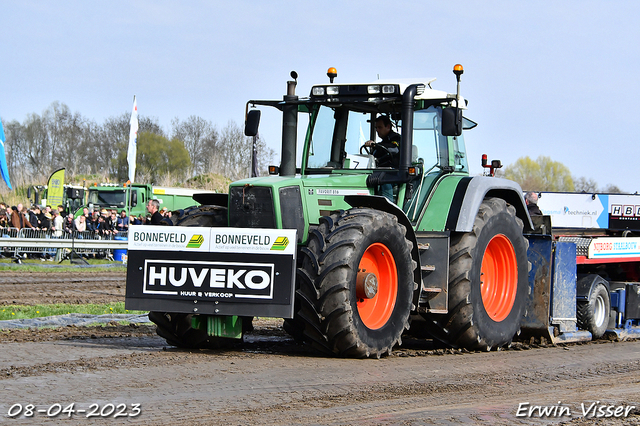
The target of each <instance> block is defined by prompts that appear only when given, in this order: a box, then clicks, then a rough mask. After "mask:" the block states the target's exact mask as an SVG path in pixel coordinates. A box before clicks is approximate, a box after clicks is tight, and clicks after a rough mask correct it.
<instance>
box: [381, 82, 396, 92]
mask: <svg viewBox="0 0 640 426" xmlns="http://www.w3.org/2000/svg"><path fill="white" fill-rule="evenodd" d="M395 92H396V86H394V85H392V84H386V85H384V86H382V93H384V94H391V93H395Z"/></svg>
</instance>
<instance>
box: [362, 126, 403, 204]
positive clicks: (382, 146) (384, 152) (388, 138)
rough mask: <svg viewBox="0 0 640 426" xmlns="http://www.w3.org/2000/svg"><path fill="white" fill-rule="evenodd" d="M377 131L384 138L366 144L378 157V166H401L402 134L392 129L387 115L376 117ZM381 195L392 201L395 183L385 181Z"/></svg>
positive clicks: (381, 188) (381, 186) (381, 187)
mask: <svg viewBox="0 0 640 426" xmlns="http://www.w3.org/2000/svg"><path fill="white" fill-rule="evenodd" d="M375 124H376V133H377V134H378V137H379V138H380V139H382V140H381V141H380V142H378V143H376V142H374V141H366V142H365V143H364V145H365V146H367V147H370V148H369V149H371V150H372V151H371V153H372V154H373V156H374V157H375V158H376V163H377V165H378V167H393V168H396V169H397V168H398V167H400V135H399V134H398V133H396V132H394V131H393V130H392V129H391V120H390V119H389V117H388V116H386V115H381V116H379V117H378V118H376V121H375ZM380 195H382V196H384V197H386V198H387V199H388V200H389V201H391V202H392V203H393V202H395V201H394V199H393V185H391V184H390V183H385V184H383V185H380Z"/></svg>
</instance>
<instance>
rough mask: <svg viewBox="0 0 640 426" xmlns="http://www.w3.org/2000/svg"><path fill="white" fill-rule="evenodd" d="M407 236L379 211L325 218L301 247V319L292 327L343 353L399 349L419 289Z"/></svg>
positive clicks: (355, 211)
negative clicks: (416, 290) (415, 292)
mask: <svg viewBox="0 0 640 426" xmlns="http://www.w3.org/2000/svg"><path fill="white" fill-rule="evenodd" d="M405 233H406V229H405V228H404V226H402V225H401V224H399V223H398V221H397V219H396V217H395V216H393V215H391V214H388V213H384V212H380V211H377V210H372V209H366V208H355V209H352V210H349V211H347V212H340V213H338V214H334V215H331V216H326V217H322V218H321V219H320V224H319V226H318V227H317V228H316V229H314V230H312V231H311V233H310V236H309V237H310V238H309V241H308V244H307V247H304V248H303V249H302V250H301V256H302V261H301V266H300V267H299V268H298V274H297V286H296V307H295V318H294V319H293V320H291V321H289V326H287V327H285V329H289V330H291V331H295V332H296V334H298V335H299V336H301V338H302V339H303V340H306V341H308V342H310V343H311V344H312V346H314V347H316V348H317V349H319V350H322V351H324V352H326V353H330V354H333V355H337V356H343V357H353V358H362V357H369V356H371V357H380V356H382V355H383V354H386V353H389V352H391V350H392V348H393V347H394V346H395V345H396V344H400V343H401V335H402V333H403V331H404V330H406V329H408V328H409V313H410V311H411V309H412V298H413V293H414V290H415V289H416V288H417V283H415V282H414V279H413V276H414V275H413V273H414V269H415V268H416V267H417V263H416V262H415V261H414V260H413V259H412V258H411V249H412V244H411V242H410V241H408V240H407V239H406V238H405ZM294 337H296V335H294Z"/></svg>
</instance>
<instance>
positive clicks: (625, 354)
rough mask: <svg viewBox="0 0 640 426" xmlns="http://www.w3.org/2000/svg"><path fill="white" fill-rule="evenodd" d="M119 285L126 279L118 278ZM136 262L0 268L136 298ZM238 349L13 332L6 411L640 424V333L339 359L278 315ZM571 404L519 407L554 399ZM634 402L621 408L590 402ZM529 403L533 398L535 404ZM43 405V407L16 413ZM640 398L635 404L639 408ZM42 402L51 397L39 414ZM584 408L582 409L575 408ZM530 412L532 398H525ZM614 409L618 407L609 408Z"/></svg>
mask: <svg viewBox="0 0 640 426" xmlns="http://www.w3.org/2000/svg"><path fill="white" fill-rule="evenodd" d="M118 286H120V287H119V288H118ZM123 295H124V273H108V274H104V275H102V274H100V275H99V276H98V275H97V274H95V273H91V272H89V273H84V272H83V273H80V274H75V273H74V274H59V275H58V276H53V275H49V274H7V273H2V274H0V304H13V303H14V301H15V303H20V304H26V303H42V302H52V301H62V300H64V301H67V302H69V301H73V300H81V301H83V303H84V302H86V301H92V302H96V301H104V300H107V299H109V300H108V301H116V300H123V297H124V296H123ZM255 325H256V330H255V332H253V333H251V334H249V335H247V336H246V337H245V342H244V343H242V345H241V346H240V347H238V348H236V349H234V350H227V351H184V350H179V349H176V348H172V347H167V346H166V343H165V342H164V341H163V340H162V339H161V338H159V337H157V336H156V335H155V333H154V328H153V327H151V326H144V325H143V326H121V325H119V326H118V325H115V324H112V325H109V326H107V327H104V328H94V327H91V328H81V327H65V328H63V329H57V330H20V331H12V332H10V333H9V332H1V333H0V342H2V344H1V346H0V347H1V348H2V351H1V352H0V389H1V390H0V423H6V424H34V423H47V422H48V421H50V422H52V423H53V422H56V423H57V422H60V419H61V418H62V415H58V417H56V419H55V420H54V419H49V418H48V417H47V414H46V411H47V410H51V412H55V411H56V410H57V409H58V407H57V406H56V405H55V404H61V407H62V408H64V407H67V406H69V404H71V403H75V405H74V409H75V410H78V409H80V410H87V409H91V407H90V406H91V404H98V405H97V406H94V407H93V409H95V408H96V407H97V408H98V409H102V410H105V411H103V413H108V412H109V411H110V409H111V406H109V404H113V405H114V407H117V406H118V405H119V404H124V405H122V406H120V407H119V409H120V410H122V413H123V414H124V413H127V414H128V413H135V412H136V411H135V410H136V408H135V407H134V406H133V405H132V404H140V410H141V411H140V414H139V415H138V416H136V417H134V418H127V417H120V418H113V415H111V416H109V419H108V420H105V419H102V418H100V414H99V410H98V416H97V417H93V418H87V417H86V416H87V413H86V412H84V413H78V412H76V413H74V414H73V415H72V418H73V419H74V420H75V421H73V422H71V423H77V424H93V423H100V424H120V423H125V422H133V423H138V424H174V425H187V424H225V425H226V424H331V425H342V424H364V425H380V424H382V425H387V424H389V425H391V424H452V425H453V424H549V423H555V424H572V425H573V424H579V425H582V424H612V423H613V424H633V425H640V342H617V343H614V342H601V343H591V344H586V345H568V346H565V347H547V348H535V347H532V346H530V345H523V344H519V345H516V348H517V349H519V350H508V351H501V352H491V353H465V352H460V351H447V350H443V349H440V348H438V347H437V346H434V345H433V343H432V342H430V341H424V340H415V339H406V342H405V346H403V348H402V349H399V350H396V351H394V353H393V354H392V355H391V356H389V357H386V358H383V359H381V360H347V359H331V358H324V357H320V356H318V355H317V354H316V353H314V352H312V351H310V350H309V349H307V348H306V347H304V346H299V345H297V344H296V343H295V342H293V341H292V340H291V339H290V338H289V337H288V336H287V335H286V334H285V333H284V332H283V331H282V329H281V327H280V322H279V321H274V320H258V321H256V324H255ZM559 401H561V403H560V407H561V408H562V407H564V408H563V410H560V409H556V413H558V412H561V414H564V415H563V416H551V417H544V418H539V417H538V415H536V413H538V412H535V413H534V416H533V417H521V416H517V413H518V409H519V408H520V409H521V410H524V411H526V410H525V408H527V407H528V408H531V406H534V405H536V406H545V407H550V408H553V407H554V406H558V402H559ZM596 401H601V403H602V404H604V405H607V404H611V405H614V406H615V407H617V406H622V408H621V410H622V412H624V410H627V409H628V411H627V413H628V415H627V416H626V417H621V418H619V419H617V420H613V419H611V418H602V419H593V418H589V417H585V416H583V413H582V407H581V404H585V407H587V408H588V407H589V406H590V405H591V404H592V403H593V402H596ZM526 402H529V403H530V405H528V406H525V405H521V404H524V403H526ZM14 404H21V406H22V407H23V412H24V409H25V407H26V406H27V404H34V405H35V406H36V407H35V411H34V413H33V416H32V417H24V415H19V416H16V417H15V418H14V417H9V416H8V415H7V413H8V412H9V411H10V409H12V407H13V410H14V412H17V410H18V408H19V406H17V405H14ZM630 406H634V408H630ZM38 409H40V410H44V411H43V412H42V413H38V411H37V410H38ZM567 411H570V415H567ZM521 412H522V411H521ZM605 413H606V411H605Z"/></svg>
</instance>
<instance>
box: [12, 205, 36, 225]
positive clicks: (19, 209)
mask: <svg viewBox="0 0 640 426" xmlns="http://www.w3.org/2000/svg"><path fill="white" fill-rule="evenodd" d="M11 210H13V211H12V212H11V227H13V228H16V229H22V228H33V226H32V225H31V223H30V222H29V221H28V220H27V218H26V216H25V212H24V211H23V210H24V207H23V205H22V204H18V205H17V206H11Z"/></svg>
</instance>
